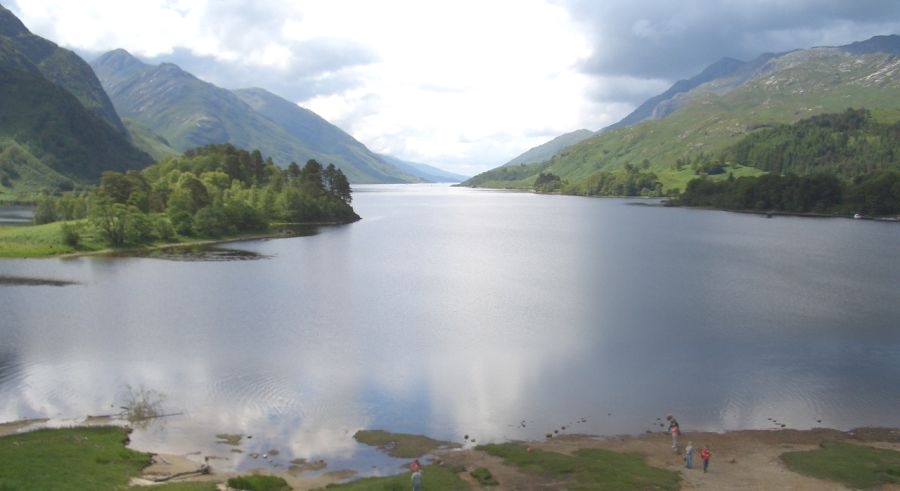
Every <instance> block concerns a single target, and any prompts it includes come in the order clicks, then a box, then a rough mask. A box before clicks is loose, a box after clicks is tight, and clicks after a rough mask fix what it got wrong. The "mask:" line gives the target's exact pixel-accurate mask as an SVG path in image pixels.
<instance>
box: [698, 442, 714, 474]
mask: <svg viewBox="0 0 900 491" xmlns="http://www.w3.org/2000/svg"><path fill="white" fill-rule="evenodd" d="M710 455H712V452H710V451H709V445H704V446H703V450H700V459H701V460H703V473H704V474H705V473H706V469H707V467H709V456H710Z"/></svg>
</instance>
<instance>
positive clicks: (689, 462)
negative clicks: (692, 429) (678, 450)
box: [684, 441, 694, 469]
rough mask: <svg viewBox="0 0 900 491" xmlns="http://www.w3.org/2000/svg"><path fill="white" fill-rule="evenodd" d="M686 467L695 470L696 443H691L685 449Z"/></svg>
mask: <svg viewBox="0 0 900 491" xmlns="http://www.w3.org/2000/svg"><path fill="white" fill-rule="evenodd" d="M684 466H685V467H687V468H688V469H693V468H694V443H693V442H690V441H689V442H688V444H687V446H686V447H684Z"/></svg>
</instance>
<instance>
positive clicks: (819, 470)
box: [781, 443, 900, 489]
mask: <svg viewBox="0 0 900 491" xmlns="http://www.w3.org/2000/svg"><path fill="white" fill-rule="evenodd" d="M781 460H782V461H783V462H784V463H785V465H787V467H788V469H790V470H792V471H794V472H798V473H800V474H805V475H807V476H812V477H816V478H819V479H828V480H831V481H838V482H840V483H842V484H844V485H846V486H848V487H850V488H853V489H872V488H875V487H878V486H882V485H886V484H894V485H897V484H900V452H897V451H895V450H887V449H881V448H872V447H864V446H862V445H854V444H851V443H834V444H829V445H826V446H825V448H820V449H817V450H809V451H805V452H788V453H785V454H782V456H781Z"/></svg>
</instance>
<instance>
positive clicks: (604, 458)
mask: <svg viewBox="0 0 900 491" xmlns="http://www.w3.org/2000/svg"><path fill="white" fill-rule="evenodd" d="M477 449H478V450H481V451H483V452H486V453H488V454H490V455H493V456H496V457H500V458H502V459H503V461H504V463H505V464H508V465H514V466H516V467H519V468H521V469H522V470H524V471H525V472H528V473H533V474H537V475H540V476H542V477H550V478H553V479H557V480H559V481H562V482H565V483H566V484H565V489H597V490H619V489H671V490H675V489H678V488H679V486H680V482H681V477H680V476H679V474H678V473H677V472H673V471H670V470H665V469H660V468H657V467H651V466H649V465H647V463H646V462H645V461H644V458H643V457H641V456H640V455H634V454H625V453H619V452H613V451H610V450H604V449H600V448H584V449H580V450H577V451H575V452H574V453H573V454H571V455H565V454H561V453H556V452H550V451H546V450H540V449H532V448H530V447H528V446H526V445H524V444H521V443H502V444H491V445H480V446H478V447H477Z"/></svg>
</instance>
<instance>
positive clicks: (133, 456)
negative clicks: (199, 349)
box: [0, 420, 900, 490]
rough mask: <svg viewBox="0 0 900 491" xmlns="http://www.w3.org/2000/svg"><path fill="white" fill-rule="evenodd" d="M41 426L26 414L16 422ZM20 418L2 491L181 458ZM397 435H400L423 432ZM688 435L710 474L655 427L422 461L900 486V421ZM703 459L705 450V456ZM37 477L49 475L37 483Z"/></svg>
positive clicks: (621, 484) (765, 482)
mask: <svg viewBox="0 0 900 491" xmlns="http://www.w3.org/2000/svg"><path fill="white" fill-rule="evenodd" d="M34 422H35V421H34V420H32V421H30V422H20V423H18V425H20V427H19V428H18V430H21V429H22V428H24V427H28V426H30V424H33V423H34ZM16 425H17V423H4V424H2V425H0V426H4V427H6V428H5V429H6V430H12V431H6V432H5V435H4V433H3V432H0V435H4V436H0V462H3V463H2V464H0V489H7V488H10V487H11V488H12V489H72V488H73V487H74V488H85V486H88V487H90V488H92V489H126V486H128V484H127V483H129V482H130V483H131V485H132V487H130V488H127V489H140V488H136V487H134V484H135V483H136V482H138V481H135V479H137V478H139V477H141V476H147V475H148V474H147V473H148V472H149V473H150V474H151V475H154V472H153V471H152V470H151V467H159V466H158V465H155V464H154V465H153V466H151V465H150V463H155V462H157V461H159V460H161V461H165V460H166V459H169V460H172V458H173V457H172V456H164V458H161V459H156V458H154V454H152V453H149V452H147V451H146V449H142V450H134V449H130V448H128V447H127V443H128V438H127V435H128V432H129V431H130V430H129V429H128V428H122V427H109V426H100V427H86V426H83V427H75V428H61V429H36V430H34V431H28V432H26V433H20V432H18V430H15V428H14V427H15V426H16ZM389 435H390V436H391V437H392V438H394V439H397V440H398V441H402V439H403V438H412V439H421V438H423V437H422V436H420V435H404V434H389ZM687 438H690V439H693V440H694V442H695V447H699V446H702V445H703V444H706V443H709V444H710V447H711V448H712V449H713V456H714V457H713V465H712V466H711V469H710V473H709V474H706V473H703V472H702V471H699V470H697V469H696V468H694V469H685V468H684V464H683V462H682V460H681V455H679V454H677V453H673V452H672V451H671V449H670V446H669V443H670V439H669V437H668V436H667V435H666V434H664V433H663V432H656V433H653V434H642V435H632V436H618V437H612V436H611V437H593V436H587V435H565V436H560V437H558V438H553V439H547V440H544V441H533V442H508V443H500V444H488V445H482V446H478V447H474V448H473V447H468V448H464V449H453V450H450V449H444V450H436V451H433V452H432V451H429V452H428V454H430V455H432V456H433V458H432V459H431V461H430V462H427V461H426V460H423V464H425V470H424V475H425V482H426V483H427V489H430V490H444V489H447V490H460V489H482V488H483V486H490V485H491V484H488V483H490V482H493V483H496V484H494V485H498V488H497V489H525V488H528V486H534V485H539V486H542V489H680V488H682V487H687V488H691V489H723V488H728V487H730V486H744V487H749V488H753V489H773V488H782V489H784V488H800V489H836V488H838V487H840V486H841V485H849V486H856V487H859V486H860V485H862V486H863V487H870V486H873V485H874V486H878V485H882V484H884V485H896V484H900V428H859V429H855V430H850V431H839V430H831V429H825V428H814V429H809V430H790V429H788V430H734V431H728V432H723V433H706V432H693V431H686V436H685V439H687ZM374 443H377V442H374ZM423 451H424V450H423ZM423 459H424V455H423ZM698 460H699V459H698V458H697V457H696V456H695V463H697V461H698ZM798 462H799V463H798ZM36 474H40V482H38V481H35V480H34V479H35V477H34V476H35V475H36ZM193 474H196V472H194V473H193ZM262 475H263V476H271V480H272V481H275V480H276V479H282V478H283V479H284V480H285V481H286V482H287V483H288V485H289V489H324V488H325V487H328V488H329V489H353V490H370V489H372V490H374V489H378V490H380V489H404V488H407V487H408V486H409V482H410V472H409V471H408V470H400V469H398V473H397V474H394V475H390V476H386V477H374V478H365V479H357V480H351V481H349V482H347V481H346V480H347V479H348V478H349V476H352V473H346V472H345V473H344V474H341V473H340V472H339V471H338V472H335V473H334V474H333V475H332V476H330V477H328V476H322V475H319V476H313V475H310V474H304V473H302V472H300V473H293V474H292V473H290V472H278V471H268V472H263V473H262ZM234 477H235V474H233V473H217V472H216V471H215V469H213V472H212V474H210V475H202V476H200V475H197V476H191V477H186V478H185V480H182V479H178V480H177V481H173V484H167V485H163V486H162V487H161V488H160V489H191V490H194V489H210V490H211V489H215V483H224V482H226V481H227V480H228V479H229V478H234ZM265 479H269V477H265ZM38 484H39V485H38ZM145 484H146V483H145ZM85 489H86V488H85ZM144 489H146V488H144ZM155 489H156V488H155Z"/></svg>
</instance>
